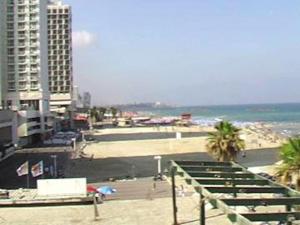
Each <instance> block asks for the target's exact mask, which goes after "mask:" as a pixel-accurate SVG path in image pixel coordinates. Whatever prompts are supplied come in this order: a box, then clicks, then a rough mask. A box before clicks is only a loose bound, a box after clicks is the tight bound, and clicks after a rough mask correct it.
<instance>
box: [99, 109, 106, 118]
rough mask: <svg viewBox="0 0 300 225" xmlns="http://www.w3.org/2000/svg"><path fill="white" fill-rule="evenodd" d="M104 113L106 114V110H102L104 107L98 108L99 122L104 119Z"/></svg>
mask: <svg viewBox="0 0 300 225" xmlns="http://www.w3.org/2000/svg"><path fill="white" fill-rule="evenodd" d="M105 113H106V108H104V107H99V116H100V118H99V120H101V121H102V120H103V119H104V115H105Z"/></svg>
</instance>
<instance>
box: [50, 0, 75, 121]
mask: <svg viewBox="0 0 300 225" xmlns="http://www.w3.org/2000/svg"><path fill="white" fill-rule="evenodd" d="M71 36H72V12H71V7H70V6H69V5H65V4H63V3H62V1H59V0H52V1H49V4H48V73H49V89H50V93H51V95H50V110H51V112H53V113H55V115H56V118H57V119H60V120H61V121H62V122H68V121H69V122H71V119H72V112H73V111H74V110H73V108H74V105H73V101H72V89H73V67H72V37H71Z"/></svg>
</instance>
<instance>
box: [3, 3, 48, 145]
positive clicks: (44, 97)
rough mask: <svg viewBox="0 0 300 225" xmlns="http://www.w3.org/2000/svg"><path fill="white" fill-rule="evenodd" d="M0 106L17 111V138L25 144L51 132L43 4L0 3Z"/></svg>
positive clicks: (45, 17)
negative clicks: (0, 83) (0, 95)
mask: <svg viewBox="0 0 300 225" xmlns="http://www.w3.org/2000/svg"><path fill="white" fill-rule="evenodd" d="M0 2H1V3H0V12H1V13H0V15H1V16H0V17H1V18H0V24H1V25H0V28H1V32H0V37H1V38H0V54H1V56H0V60H1V68H0V72H1V82H2V85H1V87H2V94H3V105H4V106H7V107H10V108H11V109H12V110H14V111H18V136H19V138H20V139H19V142H20V143H21V144H27V143H30V142H32V141H34V140H37V139H39V138H40V137H41V136H44V135H46V134H47V133H48V132H50V131H51V129H52V121H51V115H50V111H49V99H50V94H49V87H48V54H47V52H48V46H47V45H48V43H47V39H48V38H47V0H1V1H0Z"/></svg>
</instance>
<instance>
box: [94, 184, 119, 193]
mask: <svg viewBox="0 0 300 225" xmlns="http://www.w3.org/2000/svg"><path fill="white" fill-rule="evenodd" d="M97 191H98V192H99V193H101V194H104V195H111V194H113V193H115V192H117V190H116V189H114V188H112V187H110V186H102V187H99V188H98V189H97Z"/></svg>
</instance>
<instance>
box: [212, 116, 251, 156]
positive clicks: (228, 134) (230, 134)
mask: <svg viewBox="0 0 300 225" xmlns="http://www.w3.org/2000/svg"><path fill="white" fill-rule="evenodd" d="M215 129H216V132H210V133H209V136H208V138H207V140H208V144H207V149H208V152H210V153H211V154H212V155H213V156H214V157H216V159H217V160H218V161H235V159H236V157H237V155H238V153H239V152H240V151H241V150H243V149H244V148H245V142H244V140H243V139H241V138H240V129H239V128H237V127H235V126H234V125H233V124H232V123H230V122H228V121H221V122H219V123H218V124H216V125H215Z"/></svg>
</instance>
